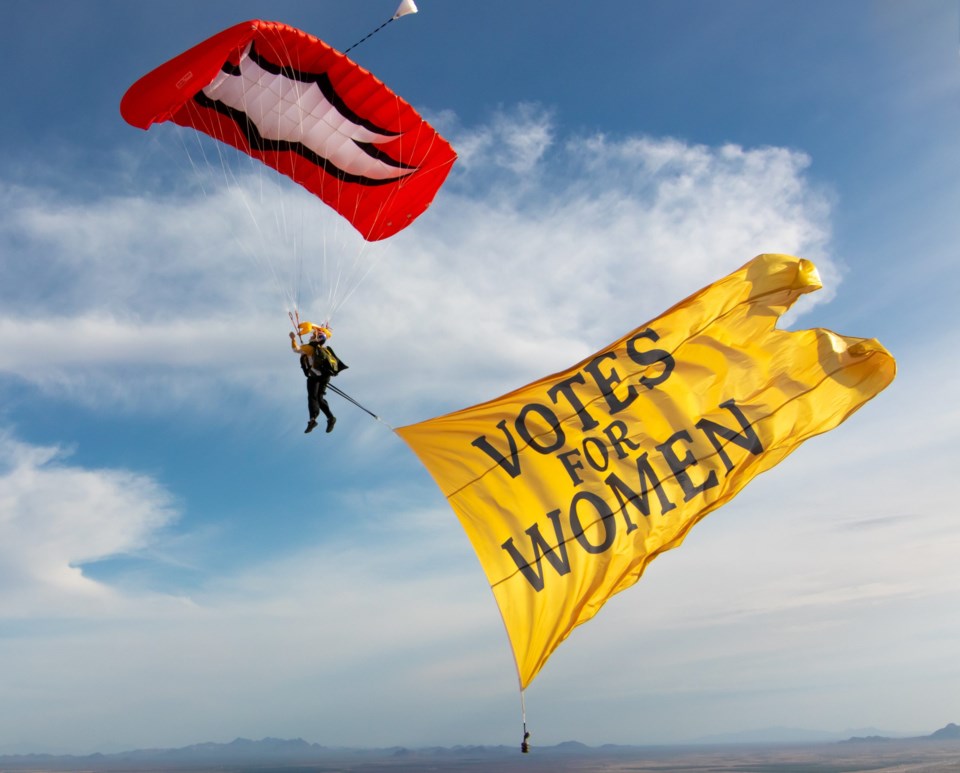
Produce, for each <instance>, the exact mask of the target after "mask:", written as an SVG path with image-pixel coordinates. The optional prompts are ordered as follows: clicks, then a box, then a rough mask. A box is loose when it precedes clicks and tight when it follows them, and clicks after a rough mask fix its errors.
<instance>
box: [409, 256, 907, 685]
mask: <svg viewBox="0 0 960 773" xmlns="http://www.w3.org/2000/svg"><path fill="white" fill-rule="evenodd" d="M820 287H821V284H820V278H819V276H818V274H817V270H816V268H815V267H814V265H813V264H812V263H810V262H809V261H807V260H803V259H800V258H795V257H791V256H789V255H760V256H758V257H756V258H754V259H753V260H752V261H750V262H749V263H747V265H745V266H744V267H743V268H741V269H740V270H739V271H737V272H735V273H733V274H731V275H730V276H728V277H726V278H725V279H722V280H720V281H718V282H715V283H714V284H712V285H710V286H709V287H707V288H705V289H703V290H701V291H700V292H698V293H696V294H695V295H692V296H691V297H689V298H687V299H686V300H685V301H682V302H681V303H679V304H677V305H676V306H674V307H673V308H672V309H670V310H669V311H667V312H666V313H665V314H663V315H662V316H660V317H659V318H657V319H655V320H653V321H652V322H649V323H648V324H646V325H642V326H641V327H639V328H637V329H636V330H633V331H632V332H630V333H628V334H627V335H626V336H624V337H623V338H621V339H620V340H619V341H616V342H615V343H614V344H612V345H611V346H609V347H607V348H605V349H603V350H601V351H600V352H597V353H596V354H594V355H592V356H591V357H588V358H587V359H585V360H584V361H583V362H580V363H578V364H577V365H575V366H573V367H572V368H570V369H569V370H566V371H564V372H562V373H557V374H555V375H552V376H548V377H546V378H543V379H540V380H539V381H536V382H534V383H532V384H529V385H528V386H525V387H522V388H521V389H517V390H516V391H514V392H511V393H510V394H507V395H504V396H503V397H500V398H497V399H496V400H491V401H490V402H487V403H483V404H482V405H476V406H473V407H471V408H466V409H464V410H462V411H457V412H456V413H452V414H449V415H447V416H442V417H439V418H436V419H431V420H429V421H425V422H422V423H420V424H413V425H410V426H407V427H402V428H400V429H399V430H397V432H398V433H399V435H400V436H401V437H402V438H403V439H404V440H405V441H406V442H407V443H408V444H409V445H410V447H411V448H412V449H413V450H414V451H415V452H416V454H417V456H419V458H420V460H421V461H422V462H423V464H424V465H425V466H426V467H427V469H428V470H429V471H430V473H431V474H432V475H433V477H434V479H435V480H436V482H437V484H438V485H439V486H440V489H441V490H442V491H443V493H444V495H445V496H446V497H447V499H448V500H449V502H450V505H451V506H452V507H453V509H454V511H455V512H456V514H457V516H458V517H459V519H460V522H461V524H462V525H463V528H464V529H465V530H466V532H467V534H468V536H469V538H470V541H471V543H472V544H473V548H474V550H476V552H477V556H478V557H479V559H480V563H481V564H482V566H483V569H484V571H485V572H486V575H487V579H488V581H489V582H490V586H491V588H492V589H493V593H494V595H495V596H496V600H497V603H498V605H499V606H500V611H501V613H502V615H503V619H504V623H505V625H506V628H507V633H508V635H509V637H510V643H511V645H512V647H513V652H514V656H515V658H516V662H517V672H518V674H519V677H520V686H521V689H523V688H525V687H526V686H527V685H528V684H529V683H530V682H531V681H532V680H533V678H534V677H535V676H536V675H537V673H538V672H539V671H540V669H541V668H542V667H543V664H544V663H545V662H546V660H547V658H548V657H549V656H550V653H551V652H553V650H554V649H555V648H556V647H557V645H558V644H560V642H562V641H563V640H564V639H565V638H566V637H567V636H568V635H569V634H570V631H571V630H573V628H574V627H576V626H577V625H580V624H581V623H584V622H586V621H587V620H589V619H590V618H591V617H593V616H594V615H595V614H596V613H597V612H598V611H599V609H600V607H601V606H603V604H604V602H606V600H607V599H608V598H610V596H612V595H613V594H615V593H618V592H619V591H621V590H623V589H624V588H626V587H628V586H630V585H633V584H634V583H635V582H636V581H637V580H638V579H639V578H640V576H641V575H642V574H643V571H644V569H645V568H646V566H647V564H648V563H649V562H650V561H652V560H653V559H654V558H655V557H656V556H657V555H658V554H659V553H662V552H663V551H665V550H669V549H670V548H674V547H677V546H678V545H679V544H680V543H681V542H682V541H683V538H684V537H685V536H686V534H687V532H688V531H689V530H690V529H691V528H692V527H693V525H694V524H695V523H697V521H699V520H700V519H701V518H703V517H704V516H705V515H707V513H709V512H711V511H712V510H714V509H716V508H717V507H720V506H721V505H722V504H724V503H725V502H727V501H728V500H730V499H731V498H732V497H733V496H734V495H736V493H737V492H738V491H740V489H742V488H743V487H744V486H745V485H746V484H747V482H748V481H749V480H750V479H751V478H753V477H754V476H755V475H757V474H759V473H761V472H763V471H764V470H768V469H770V468H771V467H773V466H774V465H775V464H777V463H778V462H779V461H780V460H781V459H783V458H784V457H785V456H787V454H789V453H790V452H791V451H793V450H794V449H795V448H796V447H797V446H798V445H799V444H800V443H802V442H803V441H804V440H806V439H807V438H809V437H812V436H814V435H817V434H819V433H821V432H826V431H827V430H830V429H832V428H833V427H836V426H837V425H838V424H840V423H841V422H842V421H843V420H844V419H846V418H847V416H849V415H850V414H851V413H853V412H854V411H856V410H857V409H858V408H859V407H860V406H861V405H863V404H864V403H865V402H866V401H868V400H870V399H871V398H872V397H874V396H875V395H876V394H877V393H879V392H880V391H881V390H882V389H883V388H884V387H886V386H887V385H888V384H889V383H890V382H891V381H892V380H893V377H894V374H895V372H896V363H895V362H894V359H893V357H891V356H890V354H889V353H888V352H887V351H886V350H885V349H884V348H883V347H882V346H881V345H880V344H879V343H877V342H876V341H874V340H872V339H862V338H847V337H844V336H839V335H837V334H835V333H832V332H830V331H828V330H822V329H813V330H799V331H793V332H791V331H784V330H777V329H776V327H775V326H776V323H777V320H778V319H779V317H780V316H781V315H782V314H783V313H784V312H785V311H786V310H787V309H788V308H789V307H790V306H791V305H792V304H793V302H794V301H795V300H796V299H797V298H798V297H799V296H800V295H802V294H804V293H807V292H811V291H813V290H818V289H820Z"/></svg>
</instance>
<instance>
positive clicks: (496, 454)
mask: <svg viewBox="0 0 960 773" xmlns="http://www.w3.org/2000/svg"><path fill="white" fill-rule="evenodd" d="M497 429H499V430H500V431H501V432H502V433H503V434H504V435H505V436H506V438H507V445H508V446H509V447H510V460H509V461H508V460H507V459H506V457H505V456H504V455H503V454H502V453H500V451H498V450H497V449H496V448H494V447H493V445H492V444H491V443H490V441H489V440H487V436H486V435H481V436H480V437H478V438H476V439H475V440H472V441H471V442H470V445H472V446H473V447H474V448H479V449H480V450H481V451H483V452H484V453H485V454H486V455H487V456H489V457H490V458H491V459H493V461H495V462H496V463H497V464H498V465H500V467H502V468H503V470H504V472H506V473H507V475H509V476H510V477H511V478H516V477H517V476H518V475H519V474H520V455H519V454H518V453H517V441H516V440H514V439H513V435H511V434H510V430H508V429H507V421H506V419H500V421H498V422H497Z"/></svg>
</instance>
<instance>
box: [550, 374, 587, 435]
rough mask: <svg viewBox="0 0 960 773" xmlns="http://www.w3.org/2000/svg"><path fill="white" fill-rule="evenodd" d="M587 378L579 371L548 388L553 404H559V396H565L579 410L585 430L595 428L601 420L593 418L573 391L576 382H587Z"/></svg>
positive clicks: (571, 405) (574, 408)
mask: <svg viewBox="0 0 960 773" xmlns="http://www.w3.org/2000/svg"><path fill="white" fill-rule="evenodd" d="M585 383H586V380H585V379H584V378H583V376H582V375H581V374H579V373H577V374H576V375H573V376H571V377H570V378H568V379H565V380H563V381H559V382H557V383H556V384H554V385H553V386H552V387H550V389H548V390H547V397H549V398H550V399H551V400H553V404H554V405H557V403H558V400H557V397H559V396H561V395H562V396H563V397H564V398H565V399H566V401H567V402H568V403H570V407H571V408H573V410H575V411H576V412H577V416H579V417H580V427H581V428H582V429H583V431H584V432H586V431H587V430H590V429H594V428H595V427H596V426H597V424H599V422H598V421H597V420H596V419H595V418H593V416H591V415H590V414H589V413H587V407H586V406H585V405H584V404H583V401H582V400H581V399H580V398H579V397H578V396H577V393H576V392H574V391H573V385H574V384H585Z"/></svg>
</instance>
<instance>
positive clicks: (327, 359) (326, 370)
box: [300, 344, 347, 379]
mask: <svg viewBox="0 0 960 773" xmlns="http://www.w3.org/2000/svg"><path fill="white" fill-rule="evenodd" d="M310 346H311V347H312V348H313V354H312V355H309V354H301V355H300V369H301V370H302V371H303V375H304V376H306V377H307V378H326V379H329V378H330V377H331V376H336V375H337V374H338V373H339V372H340V371H341V370H346V369H347V366H346V364H345V363H344V362H343V361H342V360H341V359H340V358H339V357H337V355H336V354H335V353H334V351H333V349H331V348H330V347H329V346H319V345H318V344H310Z"/></svg>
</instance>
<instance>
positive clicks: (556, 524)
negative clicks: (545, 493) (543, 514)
mask: <svg viewBox="0 0 960 773" xmlns="http://www.w3.org/2000/svg"><path fill="white" fill-rule="evenodd" d="M547 518H549V519H550V522H551V523H552V524H553V534H554V537H555V539H556V543H557V547H556V550H555V549H554V548H552V547H550V545H548V544H547V542H546V540H544V538H543V535H542V534H540V526H539V524H536V523H535V524H533V526H531V527H530V528H529V529H527V530H526V535H527V536H528V537H529V538H530V546H531V548H533V563H532V564H531V562H529V561H527V559H526V558H525V557H524V556H523V554H522V553H521V552H520V551H519V550H517V548H516V546H515V545H514V544H513V537H510V539H508V540H507V541H506V542H504V543H503V544H502V545H501V546H500V547H501V548H503V549H504V550H506V551H507V553H508V554H509V555H510V558H512V559H513V562H514V563H515V564H516V565H517V568H518V569H519V570H520V571H521V572H522V574H523V576H524V577H525V578H526V580H527V582H529V583H530V585H531V586H532V587H533V589H534V590H535V591H537V592H539V591H542V590H543V583H544V577H543V566H542V563H541V562H542V559H544V558H546V559H547V561H549V562H550V565H551V566H552V567H553V568H554V571H556V573H557V574H558V575H560V576H563V575H565V574H568V573H569V572H570V558H569V556H568V555H567V546H566V538H565V537H564V536H563V528H562V527H561V526H560V511H559V510H552V511H550V512H549V513H547ZM534 567H536V568H534Z"/></svg>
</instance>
